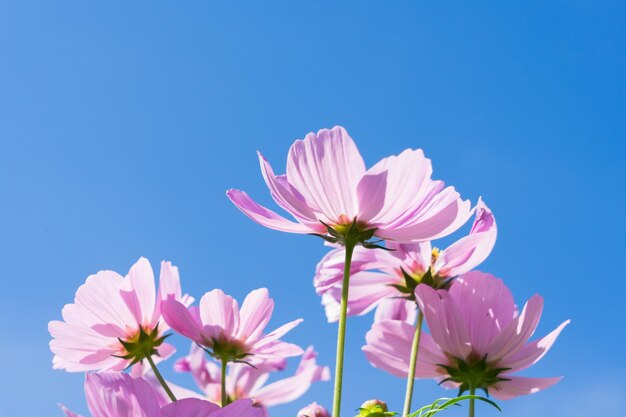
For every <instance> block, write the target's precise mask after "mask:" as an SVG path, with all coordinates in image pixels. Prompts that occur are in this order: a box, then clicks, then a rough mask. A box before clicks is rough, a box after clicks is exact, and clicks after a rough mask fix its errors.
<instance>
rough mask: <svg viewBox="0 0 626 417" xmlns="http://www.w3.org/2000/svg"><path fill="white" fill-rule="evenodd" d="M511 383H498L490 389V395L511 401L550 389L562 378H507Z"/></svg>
mask: <svg viewBox="0 0 626 417" xmlns="http://www.w3.org/2000/svg"><path fill="white" fill-rule="evenodd" d="M507 378H509V379H510V380H509V381H502V382H498V385H496V386H494V387H493V388H490V389H489V394H491V395H492V396H493V397H495V398H497V399H499V400H510V399H511V398H515V397H519V396H521V395H528V394H534V393H536V392H538V391H541V390H544V389H546V388H550V387H551V386H552V385H554V384H556V383H557V382H559V381H560V380H561V378H559V377H556V378H524V377H521V376H507Z"/></svg>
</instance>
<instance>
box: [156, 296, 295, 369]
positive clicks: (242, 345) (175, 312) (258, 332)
mask: <svg viewBox="0 0 626 417" xmlns="http://www.w3.org/2000/svg"><path fill="white" fill-rule="evenodd" d="M273 310H274V300H272V299H271V298H269V293H268V291H267V289H266V288H261V289H258V290H255V291H252V292H251V293H250V294H248V296H247V297H246V299H245V300H244V302H243V304H242V306H241V310H240V309H239V305H238V304H237V301H236V300H235V299H234V298H233V297H231V296H229V295H226V294H224V292H223V291H222V290H219V289H216V290H213V291H210V292H208V293H206V294H205V295H204V296H203V297H202V299H201V300H200V307H199V308H197V307H191V308H190V309H187V307H186V306H185V305H184V304H183V303H182V302H180V301H179V300H177V299H176V298H175V297H172V296H170V297H169V298H168V299H167V300H166V301H165V302H164V303H163V317H164V319H165V321H166V323H167V324H168V325H169V326H170V327H171V328H172V329H174V330H175V331H176V332H178V333H180V334H182V335H183V336H185V337H188V338H189V339H191V340H193V341H194V342H196V343H198V344H200V345H202V346H204V347H206V348H208V349H211V350H212V354H213V355H214V356H215V357H219V358H222V359H225V360H226V361H228V362H231V361H238V360H244V359H245V360H246V361H249V362H253V363H255V364H256V362H258V361H261V360H265V359H275V358H285V357H290V356H297V355H300V354H302V349H301V348H300V347H299V346H296V345H294V344H291V343H286V342H283V341H281V340H280V338H281V337H282V336H283V335H284V334H285V333H287V332H288V331H289V330H291V329H293V328H294V327H295V326H297V325H298V324H300V323H301V322H302V319H298V320H294V321H292V322H289V323H287V324H285V325H283V326H281V327H279V328H278V329H276V330H274V331H273V332H271V333H269V334H265V333H263V331H264V330H265V327H266V326H267V324H268V322H269V320H270V318H271V317H272V311H273Z"/></svg>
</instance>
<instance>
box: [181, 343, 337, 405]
mask: <svg viewBox="0 0 626 417" xmlns="http://www.w3.org/2000/svg"><path fill="white" fill-rule="evenodd" d="M316 358H317V352H315V351H314V349H313V347H312V346H310V347H309V348H307V349H306V350H305V351H304V353H303V354H302V356H301V358H300V363H299V365H298V368H297V369H296V371H295V374H294V375H292V376H289V377H286V378H283V379H279V380H276V381H274V382H271V383H269V384H268V383H267V380H268V378H269V377H270V375H271V374H272V373H273V372H276V371H282V370H284V369H285V367H286V366H287V361H286V360H285V359H274V360H266V361H263V362H261V363H259V364H258V365H255V366H254V367H252V366H250V365H247V364H245V363H235V364H232V365H231V366H230V368H229V370H228V373H227V375H226V392H227V394H228V400H229V401H234V400H238V399H242V398H249V399H252V400H253V401H254V404H255V406H257V407H260V408H261V409H263V413H264V415H266V416H267V415H268V413H267V408H268V407H272V406H275V405H279V404H285V403H288V402H291V401H294V400H295V399H297V398H299V397H301V396H302V395H303V394H304V393H305V392H306V391H308V389H309V387H310V386H311V384H312V383H314V382H317V381H328V380H329V379H330V370H329V369H328V367H326V366H320V365H318V364H317V360H316ZM175 369H176V370H177V371H179V372H190V373H191V374H192V375H193V377H194V380H195V381H196V384H197V385H198V387H199V388H200V389H201V390H202V392H203V395H204V397H205V398H207V399H208V400H209V401H211V402H214V403H216V404H219V403H220V401H221V384H220V367H219V365H218V364H216V363H215V362H213V361H210V360H207V359H206V356H205V354H204V352H203V351H202V349H200V348H198V347H197V346H195V345H192V347H191V352H190V354H189V355H188V356H186V357H184V358H182V359H179V360H178V361H177V362H176V365H175ZM180 393H181V395H185V393H183V392H180ZM187 395H189V394H187Z"/></svg>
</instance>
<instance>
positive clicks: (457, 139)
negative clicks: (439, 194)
mask: <svg viewBox="0 0 626 417" xmlns="http://www.w3.org/2000/svg"><path fill="white" fill-rule="evenodd" d="M231 3H234V2H213V3H209V2H200V1H187V2H158V3H155V2H143V1H137V2H131V3H129V2H119V1H114V2H107V3H106V4H104V3H103V4H95V3H93V2H79V1H65V2H62V3H60V2H44V1H39V2H38V1H30V2H17V1H3V2H0V40H1V42H0V56H1V57H2V60H1V61H2V62H1V64H0V195H1V196H2V204H0V228H1V230H2V233H0V253H1V259H2V263H3V275H4V278H3V280H2V282H3V291H2V295H0V297H2V302H1V303H0V320H1V325H2V326H1V329H2V336H1V337H0V354H2V358H3V360H2V361H1V362H0V375H1V376H0V414H1V415H6V416H9V415H32V416H39V415H50V416H54V415H58V416H60V415H61V412H60V411H58V410H57V408H56V403H57V402H63V403H65V404H67V405H68V406H70V407H72V408H73V409H75V410H77V411H80V412H85V411H86V407H85V403H84V398H83V393H82V379H83V377H82V375H79V374H67V373H64V372H61V371H53V370H52V369H51V363H50V361H51V357H52V355H51V353H50V352H49V350H48V346H47V344H48V341H49V335H48V333H47V330H46V326H47V322H48V321H49V320H51V319H57V318H59V317H60V311H61V308H62V306H63V305H64V304H65V303H67V302H71V300H72V299H73V295H74V291H75V289H76V288H77V287H78V286H79V285H80V284H81V283H83V282H84V279H85V278H86V277H87V276H88V275H89V274H91V273H94V272H96V271H98V270H101V269H113V270H116V271H119V272H121V273H125V272H126V271H127V270H128V268H129V267H130V266H131V265H132V263H134V262H135V261H136V260H137V259H138V258H139V257H140V256H146V257H148V258H149V259H150V260H151V261H152V262H153V264H155V265H156V263H157V262H159V261H160V260H161V259H167V260H171V261H173V262H174V263H175V264H176V265H178V266H179V267H180V270H181V275H182V279H183V286H184V289H185V290H186V291H187V292H189V293H192V294H194V295H196V296H197V297H199V296H200V295H202V294H203V293H204V292H205V291H208V290H211V289H213V288H216V287H219V288H223V289H224V290H225V291H226V292H228V293H231V294H233V295H235V296H237V297H239V298H243V296H245V294H246V293H247V292H248V291H250V290H252V289H254V288H258V287H261V286H266V287H268V288H269V289H270V292H271V294H272V295H273V297H274V298H275V300H276V302H277V308H276V311H275V316H274V318H273V321H272V323H273V324H275V325H278V324H281V323H283V322H285V321H287V320H291V319H293V318H296V317H303V318H304V319H305V322H304V323H303V324H302V325H301V326H300V327H299V328H298V329H297V330H294V331H293V332H292V333H291V334H290V337H289V339H290V340H291V341H294V342H297V343H300V344H302V345H308V344H314V345H315V346H316V347H317V348H318V350H319V351H320V361H321V362H323V363H326V364H329V365H330V364H332V362H333V358H334V337H335V331H336V329H335V326H334V325H329V324H326V323H325V321H324V315H323V311H322V309H321V307H320V306H319V299H318V298H317V297H316V295H315V293H314V291H313V288H312V286H311V280H312V274H313V271H314V267H315V264H316V262H317V261H318V260H319V258H320V257H321V256H322V255H323V254H324V252H325V250H326V248H324V247H323V246H322V244H321V242H320V241H319V240H317V239H315V238H313V237H308V236H297V235H289V234H283V233H279V232H275V231H271V230H267V229H264V228H262V227H261V226H258V225H256V224H254V223H253V222H252V221H250V220H249V219H247V218H246V217H244V216H243V215H242V214H241V213H239V212H238V211H237V210H236V209H235V208H234V207H233V206H232V205H231V204H230V203H229V202H228V200H227V199H226V197H225V195H224V191H225V190H226V189H227V188H230V187H237V188H241V189H245V190H247V191H248V192H249V193H250V194H251V195H252V196H253V197H255V198H257V199H258V200H259V201H261V202H263V203H266V204H271V201H270V200H271V199H270V197H269V193H268V192H267V190H266V188H265V186H264V183H263V181H262V178H261V175H260V172H259V169H258V163H257V160H256V154H255V151H256V150H261V151H263V153H264V155H265V156H266V157H267V158H268V159H269V160H270V161H271V162H272V163H273V165H274V168H275V170H276V171H277V172H283V171H284V161H285V158H286V153H287V150H288V147H289V145H290V144H291V143H292V141H293V140H295V139H297V138H301V137H303V136H304V135H305V134H306V133H308V132H309V131H313V130H317V129H320V128H323V127H332V126H333V125H336V124H340V125H343V126H345V127H346V128H347V129H348V131H349V132H350V134H351V135H352V137H353V138H354V139H355V140H356V142H357V144H358V146H359V148H360V150H361V152H362V154H363V156H364V158H365V160H366V163H367V164H368V165H372V164H373V163H375V162H376V161H378V160H379V159H380V158H382V157H384V156H387V155H389V154H395V153H399V152H401V151H402V150H404V149H406V148H409V147H410V148H423V149H424V150H425V152H426V155H427V156H428V157H430V158H431V159H432V161H433V165H434V172H435V173H434V176H435V177H436V178H438V179H443V180H444V181H446V182H447V183H449V184H452V185H455V186H456V187H457V188H458V189H459V191H460V192H461V193H462V194H463V195H464V196H465V197H467V198H471V199H472V200H473V201H476V199H477V198H478V197H479V196H483V198H484V199H485V201H486V202H487V203H488V204H489V206H490V207H491V208H492V209H493V211H494V213H495V215H496V217H497V220H498V225H499V237H498V242H497V244H496V247H495V250H494V252H493V253H492V256H491V257H490V258H489V259H488V260H487V261H486V262H485V263H484V264H483V266H482V267H481V269H483V270H485V271H488V272H492V273H494V274H495V275H497V276H498V277H501V278H503V279H505V280H506V282H507V284H508V285H509V286H510V287H511V288H512V290H513V292H514V294H515V297H516V301H517V302H518V303H519V304H521V303H523V302H525V300H526V299H528V298H529V297H530V296H531V295H532V294H534V293H540V294H542V295H543V296H544V297H545V300H546V306H545V309H544V316H543V319H542V322H541V324H540V327H539V331H540V333H547V332H548V331H549V330H551V329H552V328H553V327H555V326H556V325H557V324H559V323H560V322H561V321H563V320H565V319H567V318H571V319H572V324H571V325H570V326H569V327H568V328H567V329H566V330H565V331H564V333H563V334H562V335H561V337H560V339H559V340H558V342H557V344H556V345H555V347H554V348H553V350H552V351H551V352H550V353H549V354H548V355H547V356H546V357H545V358H544V359H543V360H542V362H541V363H539V364H538V365H537V366H535V367H534V368H533V369H530V370H528V371H527V372H525V374H526V375H532V376H553V375H564V376H565V378H564V379H563V381H561V383H559V384H558V385H557V386H555V387H554V388H551V389H550V390H547V391H545V392H541V393H539V394H536V395H533V396H529V397H526V398H522V399H519V400H513V401H509V402H505V403H503V404H502V406H503V408H504V410H505V413H504V415H506V416H511V417H517V416H527V415H568V416H571V417H577V416H586V415H590V414H593V415H604V416H617V415H620V414H621V413H623V409H624V407H626V403H625V400H624V395H623V394H624V392H626V382H625V381H624V375H625V374H626V359H625V356H624V354H623V345H624V344H625V343H626V335H625V332H624V330H625V326H624V324H623V320H624V313H623V293H624V290H626V286H625V284H624V279H623V277H622V276H621V275H622V270H623V267H622V264H623V259H624V255H623V249H624V246H625V245H624V234H625V233H626V230H625V229H626V218H625V216H624V204H625V203H626V196H625V195H624V190H625V189H626V184H625V183H626V173H625V169H624V165H625V162H626V161H625V156H626V146H625V141H626V117H625V116H626V115H625V111H624V109H625V108H626V83H625V77H624V74H626V6H625V5H624V3H623V2H619V1H595V2H584V1H575V2H573V1H553V2H539V1H532V2H513V3H512V2H496V1H487V2H481V4H469V3H468V2H431V3H429V4H424V3H423V2H412V1H397V2H382V1H374V2H356V1H347V2H342V3H341V4H335V3H334V2H326V1H320V2H315V4H311V2H296V1H294V2H238V3H237V4H231ZM418 3H419V4H418ZM371 319H372V317H371V316H368V317H362V318H356V319H354V320H351V321H350V322H349V330H348V334H349V342H348V346H347V350H346V352H347V353H346V354H347V358H348V359H347V361H348V364H347V367H346V378H345V381H344V382H345V397H344V404H345V407H344V415H346V416H350V415H352V414H351V413H352V409H354V408H356V407H358V405H359V404H360V403H361V402H362V401H363V400H366V399H368V398H371V397H379V398H382V399H385V400H387V401H388V402H389V403H390V405H391V406H392V408H394V409H400V408H401V400H402V398H403V393H404V381H402V380H400V379H396V378H394V377H392V376H389V375H387V374H384V373H383V372H381V371H378V370H376V369H373V368H371V367H370V366H369V365H368V364H367V362H366V361H365V359H364V357H363V355H362V354H361V352H360V347H361V345H362V343H363V340H364V339H363V338H364V334H365V332H366V331H367V329H368V328H369V326H370V323H371ZM176 344H177V345H178V346H179V347H180V351H181V353H182V352H186V350H187V344H186V343H185V342H184V341H183V340H182V339H180V338H179V339H177V341H176ZM171 363H172V361H169V362H167V363H166V364H165V366H164V372H165V373H166V374H167V375H168V376H170V377H172V378H174V379H175V380H176V381H177V382H180V383H183V384H190V383H191V381H190V379H187V378H184V377H180V376H177V375H174V374H173V373H172V372H171V369H170V366H169V365H170V364H171ZM189 386H191V385H189ZM450 394H451V393H450V392H446V391H442V390H441V389H440V388H438V387H437V386H436V384H434V383H433V382H431V381H419V382H418V383H417V392H416V400H415V401H416V403H418V404H420V403H425V402H429V401H431V400H433V399H434V398H436V397H438V396H444V395H450ZM312 400H317V401H318V402H320V403H323V404H325V405H327V406H330V403H331V383H326V384H318V385H317V386H316V387H314V388H313V389H312V390H311V391H310V392H309V394H307V395H306V396H305V397H303V398H302V399H301V400H299V401H296V402H294V403H292V404H289V405H286V406H282V407H277V408H275V409H274V410H273V411H274V413H273V415H284V416H290V415H291V416H293V415H295V412H296V411H297V410H298V409H299V408H301V407H302V406H303V405H305V404H306V403H308V402H310V401H312ZM479 410H480V414H481V415H484V416H491V415H496V413H493V412H492V411H491V410H489V409H487V408H486V407H482V406H481V407H480V408H479ZM465 413H466V410H465V409H460V410H454V411H453V412H450V413H449V415H451V416H455V415H465Z"/></svg>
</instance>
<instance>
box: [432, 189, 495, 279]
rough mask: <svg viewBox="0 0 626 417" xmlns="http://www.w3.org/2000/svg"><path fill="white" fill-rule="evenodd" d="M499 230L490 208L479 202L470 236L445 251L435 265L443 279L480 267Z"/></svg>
mask: <svg viewBox="0 0 626 417" xmlns="http://www.w3.org/2000/svg"><path fill="white" fill-rule="evenodd" d="M497 234H498V229H497V226H496V222H495V218H494V217H493V214H492V213H491V211H490V210H489V208H488V207H487V206H486V205H485V204H484V203H483V202H482V200H479V201H478V205H477V208H476V219H475V220H474V225H473V227H472V230H471V232H470V234H469V235H468V236H466V237H464V238H462V239H460V240H458V241H456V242H455V243H453V244H452V245H450V246H449V247H448V248H447V249H445V250H443V251H442V252H441V253H440V255H439V257H438V258H437V261H436V262H435V265H434V270H435V272H436V273H437V274H438V275H439V276H442V277H455V276H458V275H461V274H464V273H466V272H469V271H471V270H472V269H474V268H475V267H477V266H478V265H480V264H481V263H482V262H483V261H484V260H485V259H487V257H488V256H489V254H490V253H491V250H492V249H493V246H494V245H495V243H496V237H497Z"/></svg>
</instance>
